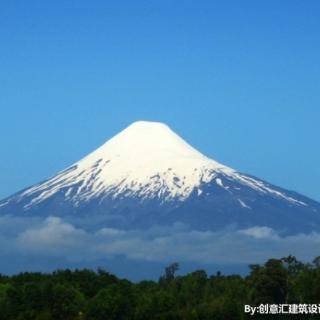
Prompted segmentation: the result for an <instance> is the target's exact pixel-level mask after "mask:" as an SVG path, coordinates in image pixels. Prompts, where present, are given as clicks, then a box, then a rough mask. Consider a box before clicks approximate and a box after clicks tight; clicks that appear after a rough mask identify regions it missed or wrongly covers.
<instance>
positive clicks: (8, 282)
mask: <svg viewBox="0 0 320 320" xmlns="http://www.w3.org/2000/svg"><path fill="white" fill-rule="evenodd" d="M178 267H179V266H178V264H176V263H174V264H172V265H170V266H168V267H167V268H166V269H165V272H164V275H163V276H161V277H160V279H159V281H158V282H154V281H141V282H139V283H132V282H130V281H127V280H120V279H118V278H117V277H115V276H114V275H111V274H109V273H108V272H106V271H104V270H98V271H97V272H93V271H90V270H74V271H71V270H59V271H56V272H53V273H52V274H42V273H21V274H18V275H14V276H11V277H8V276H5V275H1V276H0V319H1V320H11V319H14V320H18V319H19V320H20V319H21V320H22V319H23V320H29V319H30V320H49V319H50V320H74V319H90V320H113V319H119V320H126V319H132V320H152V319H154V320H162V319H168V320H170V319H175V320H176V319H177V320H178V319H186V320H193V319H204V320H206V319H208V320H209V319H210V320H212V319H217V320H219V319H224V320H232V319H248V318H250V316H249V315H246V314H245V313H244V311H243V309H244V304H251V305H259V304H260V303H270V304H271V303H319V302H320V258H316V259H315V260H314V262H313V263H312V264H305V263H301V262H299V261H298V260H297V259H296V258H295V257H293V256H289V257H286V258H283V259H279V260H278V259H270V260H268V261H267V262H266V263H265V264H264V265H251V266H250V273H249V275H248V276H246V277H241V276H239V275H229V276H225V275H222V274H220V273H217V274H215V275H212V276H208V275H207V274H206V272H205V271H203V270H198V271H195V272H193V273H190V274H188V275H185V276H176V271H177V270H178ZM318 317H319V316H318ZM251 318H252V317H251ZM261 318H262V317H261ZM261 318H260V319H261ZM264 318H265V319H277V315H266V316H264ZM280 318H281V319H292V318H294V319H318V318H317V316H315V315H313V317H312V316H311V315H308V316H306V315H305V316H302V315H297V316H293V315H290V316H287V318H286V316H281V317H280Z"/></svg>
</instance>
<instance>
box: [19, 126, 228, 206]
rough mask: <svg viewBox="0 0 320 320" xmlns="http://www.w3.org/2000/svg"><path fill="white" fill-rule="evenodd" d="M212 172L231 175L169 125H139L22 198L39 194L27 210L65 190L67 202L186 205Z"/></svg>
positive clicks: (112, 139) (210, 176) (226, 169)
mask: <svg viewBox="0 0 320 320" xmlns="http://www.w3.org/2000/svg"><path fill="white" fill-rule="evenodd" d="M216 172H225V173H231V172H233V170H232V169H230V168H228V167H226V166H224V165H222V164H220V163H218V162H216V161H214V160H211V159H209V158H208V157H206V156H204V155H203V154H201V153H200V152H199V151H197V150H196V149H194V148H193V147H192V146H190V145H189V144H188V143H187V142H185V141H184V140H183V139H182V138H180V137H179V136H178V135H177V134H176V133H174V132H173V131H172V130H171V129H170V128H169V127H168V126H167V125H165V124H163V123H159V122H148V121H138V122H134V123H133V124H131V125H130V126H129V127H127V128H126V129H124V130H123V131H121V132H120V133H119V134H117V135H116V136H114V137H113V138H111V139H110V140H108V141H107V142H106V143H105V144H103V145H102V146H101V147H99V148H98V149H96V150H95V151H94V152H92V153H90V154H89V155H88V156H86V157H85V158H83V159H81V160H80V161H79V162H76V163H75V164H74V165H72V166H71V167H70V168H68V169H67V170H65V171H62V172H61V173H60V174H58V175H57V176H56V177H53V178H52V179H50V180H48V181H47V182H45V183H43V184H40V185H37V186H35V187H33V188H31V189H28V190H26V192H25V193H24V194H23V195H26V194H30V193H34V192H37V193H38V192H39V191H40V190H43V192H42V193H41V194H40V195H39V196H38V197H36V198H35V199H34V200H33V202H32V203H31V204H30V205H32V204H35V203H38V202H41V201H43V200H44V199H46V198H48V197H50V196H51V195H52V194H54V193H56V192H58V191H59V190H61V188H64V189H67V191H66V197H72V198H74V199H77V201H80V200H88V199H91V198H94V197H98V196H101V195H104V194H108V195H110V194H112V196H113V197H117V196H118V195H120V194H126V195H136V196H139V197H141V198H145V197H151V198H155V197H162V198H163V200H168V199H173V198H179V199H184V198H186V197H188V195H189V194H190V193H191V192H192V191H193V190H194V189H195V188H196V187H198V186H199V185H200V184H201V183H202V182H208V181H209V180H211V179H212V177H213V176H214V174H215V173H216Z"/></svg>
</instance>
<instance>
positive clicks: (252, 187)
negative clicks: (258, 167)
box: [0, 121, 320, 234]
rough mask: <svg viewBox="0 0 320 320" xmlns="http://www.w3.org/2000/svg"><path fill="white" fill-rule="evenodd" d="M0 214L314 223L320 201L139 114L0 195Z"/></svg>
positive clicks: (81, 219) (282, 225)
mask: <svg viewBox="0 0 320 320" xmlns="http://www.w3.org/2000/svg"><path fill="white" fill-rule="evenodd" d="M0 215H18V216H27V217H34V216H41V217H46V216H57V217H63V218H64V219H70V220H72V221H76V223H77V224H78V225H81V226H82V227H85V228H88V229H96V228H98V227H101V226H108V227H116V228H122V229H131V228H134V229H143V228H148V227H150V226H156V225H172V224H174V223H177V222H178V223H182V224H186V225H189V226H192V228H193V229H194V230H218V229H220V228H224V227H228V226H236V227H239V228H248V227H251V226H256V225H260V226H267V227H270V228H273V229H276V230H278V231H279V232H282V233H285V234H292V233H299V232H310V231H319V229H320V204H319V203H318V202H316V201H313V200H311V199H309V198H307V197H305V196H302V195H300V194H298V193H296V192H292V191H288V190H285V189H283V188H279V187H276V186H274V185H272V184H269V183H267V182H265V181H263V180H261V179H258V178H255V177H253V176H251V175H248V174H242V173H240V172H237V171H236V170H234V169H232V168H229V167H227V166H225V165H222V164H220V163H218V162H216V161H214V160H212V159H209V158H208V157H206V156H204V155H203V154H201V153H200V152H199V151H197V150H195V149H194V148H193V147H192V146H190V145H189V144H188V143H187V142H185V141H184V140H183V139H181V138H180V137H179V136H178V135H177V134H175V133H174V132H173V131H172V130H171V129H170V128H169V127H168V126H166V125H165V124H162V123H155V122H144V121H139V122H135V123H133V124H132V125H130V126H129V127H128V128H126V129H125V130H123V131H122V132H120V133H119V134H117V135H116V136H114V137H113V138H112V139H110V140H109V141H107V142H106V143H105V144H103V145H102V146H101V147H100V148H98V149H97V150H95V151H94V152H92V153H90V154H89V155H88V156H86V157H85V158H83V159H81V160H80V161H78V162H76V163H75V164H73V165H71V166H70V167H68V168H67V169H65V170H63V171H61V172H60V173H58V174H57V175H55V176H53V177H51V178H49V179H47V180H45V181H43V182H41V183H38V184H36V185H34V186H32V187H29V188H27V189H25V190H23V191H21V192H18V193H17V194H15V195H13V196H10V197H8V198H7V199H4V200H3V201H1V202H0Z"/></svg>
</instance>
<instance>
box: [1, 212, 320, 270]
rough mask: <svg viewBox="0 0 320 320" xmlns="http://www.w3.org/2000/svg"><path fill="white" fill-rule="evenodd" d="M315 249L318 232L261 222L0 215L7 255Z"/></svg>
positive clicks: (207, 257)
mask: <svg viewBox="0 0 320 320" xmlns="http://www.w3.org/2000/svg"><path fill="white" fill-rule="evenodd" d="M319 248H320V234H319V233H310V234H297V235H290V236H285V237H284V236H280V235H279V234H278V233H277V232H276V231H275V230H273V229H271V228H268V227H265V226H254V227H252V228H249V229H242V230H235V229H225V230H221V231H218V232H211V231H197V230H192V229H191V228H190V227H188V226H186V225H183V224H181V223H175V224H174V225H172V226H170V227H163V226H155V227H153V228H150V229H147V230H142V231H141V230H129V231H128V230H119V229H114V228H101V229H100V230H98V231H92V232H89V231H86V230H84V229H81V228H78V227H76V226H74V225H73V224H72V223H70V222H66V221H64V220H62V219H61V218H57V217H48V218H45V219H40V218H33V219H30V218H17V217H10V216H5V217H0V254H2V255H6V256H8V255H11V256H15V255H17V256H20V257H21V256H26V257H27V256H28V255H32V256H39V257H41V258H43V257H48V258H50V259H52V258H55V257H56V258H63V259H65V260H67V261H71V262H72V261H95V260H101V259H104V258H108V259H110V258H113V257H116V256H124V257H126V258H127V259H129V260H130V259H131V260H145V261H151V262H172V261H179V262H181V263H183V262H186V261H187V262H197V263H204V264H211V263H212V264H217V263H218V264H250V263H259V262H263V261H265V260H266V259H268V258H271V257H282V256H286V255H289V254H293V255H296V256H297V257H298V258H299V259H302V260H311V259H312V258H314V257H315V256H318V255H320V250H319ZM0 268H1V261H0ZM0 272H1V270H0Z"/></svg>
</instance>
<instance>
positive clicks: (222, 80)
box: [0, 0, 320, 200]
mask: <svg viewBox="0 0 320 320" xmlns="http://www.w3.org/2000/svg"><path fill="white" fill-rule="evenodd" d="M319 10H320V2H319V1H302V0H301V1H295V0H290V1H289V0H288V1H285V0H283V1H273V0H268V1H253V0H252V1H188V0H185V1H172V0H170V1H169V0H161V1H153V0H148V1H139V0H137V1H81V0H80V1H59V0H58V1H51V2H49V1H8V0H7V1H6V0H5V1H1V2H0V39H1V44H0V46H1V50H0V109H1V118H0V121H1V123H0V137H1V140H0V148H1V157H0V172H1V185H0V198H3V197H5V196H8V195H10V194H11V193H13V192H16V191H18V190H20V189H21V188H23V187H26V186H28V185H31V184H33V183H36V182H38V181H39V180H43V179H44V178H46V177H48V176H50V175H53V174H54V173H56V172H57V171H58V170H61V169H63V168H64V167H66V166H68V165H70V164H71V163H73V162H74V161H76V160H78V159H79V158H81V157H82V156H84V155H85V154H87V153H88V152H90V151H92V150H93V149H95V148H96V147H98V146H99V145H100V144H102V143H103V142H104V141H105V140H106V139H108V138H110V137H111V136H113V135H114V134H115V133H117V132H118V131H120V130H121V129H123V128H124V127H126V126H127V125H129V124H130V123H131V122H133V121H136V120H155V121H162V122H165V123H167V124H168V125H169V126H171V127H172V128H173V129H174V130H175V131H176V132H177V133H179V134H180V135H182V136H183V137H184V138H185V139H186V140H187V141H189V142H190V143H191V144H193V145H194V146H195V147H196V148H198V149H199V150H200V151H202V152H204V153H205V154H206V155H208V156H211V157H213V158H214V159H216V160H218V161H220V162H222V163H224V164H226V165H229V166H231V167H233V168H236V169H238V170H240V171H242V172H247V173H251V174H253V175H255V176H258V177H260V178H262V179H265V180H267V181H269V182H272V183H274V184H277V185H280V186H283V187H286V188H289V189H293V190H296V191H299V192H301V193H303V194H305V195H308V196H310V197H312V198H314V199H317V200H320V188H319V181H320V166H319V163H320V143H319V137H320V125H319V122H320V94H319V92H320V77H319V75H320V59H319V57H320V39H319V38H320V19H319Z"/></svg>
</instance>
